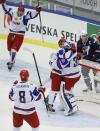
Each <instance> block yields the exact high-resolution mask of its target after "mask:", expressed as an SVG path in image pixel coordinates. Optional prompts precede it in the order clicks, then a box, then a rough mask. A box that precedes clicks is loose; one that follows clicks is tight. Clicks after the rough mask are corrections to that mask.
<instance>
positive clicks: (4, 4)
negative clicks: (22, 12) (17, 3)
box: [2, 2, 13, 17]
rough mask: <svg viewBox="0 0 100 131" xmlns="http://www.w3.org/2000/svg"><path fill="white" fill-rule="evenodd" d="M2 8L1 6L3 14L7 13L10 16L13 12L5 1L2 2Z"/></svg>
mask: <svg viewBox="0 0 100 131" xmlns="http://www.w3.org/2000/svg"><path fill="white" fill-rule="evenodd" d="M2 8H3V10H4V13H5V14H7V15H9V16H10V17H12V14H13V12H12V8H9V7H8V6H7V4H6V2H5V3H2Z"/></svg>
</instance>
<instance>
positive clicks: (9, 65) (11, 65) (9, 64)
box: [7, 62, 15, 71]
mask: <svg viewBox="0 0 100 131" xmlns="http://www.w3.org/2000/svg"><path fill="white" fill-rule="evenodd" d="M14 63H15V62H7V66H8V70H9V71H10V70H11V69H12V67H13V65H14Z"/></svg>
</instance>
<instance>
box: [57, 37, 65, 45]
mask: <svg viewBox="0 0 100 131" xmlns="http://www.w3.org/2000/svg"><path fill="white" fill-rule="evenodd" d="M62 42H66V40H65V38H64V37H61V39H60V40H59V41H58V44H59V45H61V44H62Z"/></svg>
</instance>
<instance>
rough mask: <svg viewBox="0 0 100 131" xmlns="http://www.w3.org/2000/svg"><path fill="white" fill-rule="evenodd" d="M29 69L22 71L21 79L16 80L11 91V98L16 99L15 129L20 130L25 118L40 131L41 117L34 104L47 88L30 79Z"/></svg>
mask: <svg viewBox="0 0 100 131" xmlns="http://www.w3.org/2000/svg"><path fill="white" fill-rule="evenodd" d="M28 78H29V72H28V70H21V71H20V79H21V81H15V82H14V83H13V86H12V88H11V91H10V93H9V98H10V100H11V101H14V103H15V104H14V108H13V131H20V130H21V126H22V125H23V120H25V121H26V122H27V123H28V124H29V125H30V126H31V128H32V131H39V125H40V122H39V118H38V115H37V112H36V109H35V106H34V101H38V100H39V99H40V98H41V95H42V93H44V91H45V88H43V87H39V88H37V87H36V86H35V85H33V84H31V83H30V82H29V81H28Z"/></svg>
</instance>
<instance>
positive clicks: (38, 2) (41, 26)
mask: <svg viewBox="0 0 100 131" xmlns="http://www.w3.org/2000/svg"><path fill="white" fill-rule="evenodd" d="M39 5H40V1H39V0H37V6H39ZM39 20H40V28H41V33H42V42H44V37H43V25H42V19H41V14H40V12H39Z"/></svg>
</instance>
